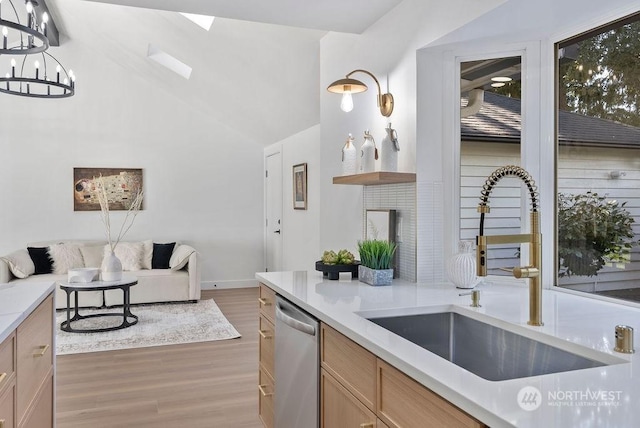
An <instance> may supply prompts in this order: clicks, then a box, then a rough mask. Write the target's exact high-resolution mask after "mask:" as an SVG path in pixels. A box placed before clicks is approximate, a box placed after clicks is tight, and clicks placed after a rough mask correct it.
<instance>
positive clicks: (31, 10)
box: [27, 1, 33, 13]
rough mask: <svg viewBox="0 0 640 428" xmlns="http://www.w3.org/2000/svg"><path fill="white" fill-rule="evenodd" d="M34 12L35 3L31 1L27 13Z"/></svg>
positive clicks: (28, 3)
mask: <svg viewBox="0 0 640 428" xmlns="http://www.w3.org/2000/svg"><path fill="white" fill-rule="evenodd" d="M31 12H33V3H31V2H30V1H28V2H27V13H31Z"/></svg>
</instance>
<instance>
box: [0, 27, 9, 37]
mask: <svg viewBox="0 0 640 428" xmlns="http://www.w3.org/2000/svg"><path fill="white" fill-rule="evenodd" d="M2 35H3V36H5V37H7V36H8V35H9V29H8V28H7V27H2Z"/></svg>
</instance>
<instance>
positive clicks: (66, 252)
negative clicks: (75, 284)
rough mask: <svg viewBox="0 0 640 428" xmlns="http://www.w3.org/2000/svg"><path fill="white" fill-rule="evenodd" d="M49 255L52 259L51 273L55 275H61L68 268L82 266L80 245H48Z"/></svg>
mask: <svg viewBox="0 0 640 428" xmlns="http://www.w3.org/2000/svg"><path fill="white" fill-rule="evenodd" d="M49 256H51V260H53V273H54V274H56V275H63V274H65V273H67V271H68V270H69V269H75V268H81V267H84V260H83V259H82V253H81V252H80V246H79V245H76V244H64V243H63V244H53V245H50V246H49Z"/></svg>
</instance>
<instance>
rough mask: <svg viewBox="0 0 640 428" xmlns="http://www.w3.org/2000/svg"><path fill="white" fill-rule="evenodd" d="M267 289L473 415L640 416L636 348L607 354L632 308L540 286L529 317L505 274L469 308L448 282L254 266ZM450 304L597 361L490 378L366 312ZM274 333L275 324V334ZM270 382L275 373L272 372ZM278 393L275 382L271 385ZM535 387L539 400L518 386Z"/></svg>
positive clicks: (636, 313)
mask: <svg viewBox="0 0 640 428" xmlns="http://www.w3.org/2000/svg"><path fill="white" fill-rule="evenodd" d="M256 277H257V279H258V280H259V281H260V282H261V283H263V284H265V285H266V286H267V287H268V288H269V289H271V290H273V291H274V292H275V293H277V294H279V295H281V296H283V297H284V298H286V299H288V300H289V301H291V302H292V303H294V304H296V305H298V306H299V307H300V308H302V309H304V310H305V311H307V312H309V313H310V314H311V315H313V316H315V317H316V318H318V319H319V320H320V321H321V322H322V323H323V324H325V325H327V326H329V327H330V328H332V329H334V330H336V331H337V332H339V333H341V334H342V335H344V336H346V337H347V338H348V339H350V340H352V341H353V342H355V343H356V344H358V345H359V346H361V347H362V348H364V349H365V350H367V351H368V352H370V353H371V354H373V355H375V356H376V357H378V358H379V359H381V360H383V361H384V362H386V363H388V364H389V365H390V366H392V367H394V368H396V369H398V370H399V371H400V372H402V373H404V374H406V375H407V376H409V377H410V378H412V379H414V380H415V381H417V382H418V383H419V384H421V385H423V386H424V387H426V388H428V389H429V390H430V391H433V392H434V393H435V394H437V395H439V396H440V397H442V398H443V399H444V400H446V401H448V402H449V403H451V404H453V405H454V406H456V407H457V408H459V409H461V410H462V411H463V412H466V413H467V414H468V415H470V416H471V417H473V418H475V419H477V420H478V421H480V422H482V423H484V424H486V425H488V426H491V427H509V426H518V427H531V428H533V427H541V426H544V427H568V426H594V427H596V426H597V427H600V426H611V427H630V426H636V425H637V421H638V420H639V419H640V374H639V373H638V370H635V371H634V370H633V365H634V364H633V363H634V362H635V363H636V364H640V360H639V358H640V357H638V354H622V353H618V352H614V351H613V348H614V343H615V338H614V329H615V326H616V325H618V324H626V325H630V326H632V327H635V328H640V325H639V324H640V309H637V308H634V307H630V306H625V305H620V304H616V303H609V302H604V301H600V300H596V299H592V298H589V297H588V296H586V295H574V294H571V293H567V292H562V291H555V290H544V292H543V321H544V326H542V327H532V326H528V325H527V320H528V287H527V286H526V283H525V282H524V281H518V280H513V279H505V280H500V282H498V281H497V280H496V281H493V282H491V281H490V280H487V281H485V283H484V284H481V285H479V286H478V287H477V289H479V290H481V301H480V303H481V305H482V306H481V307H479V308H472V307H470V303H471V299H470V296H460V295H459V294H460V293H461V292H463V291H464V290H459V289H456V288H455V287H453V286H452V285H451V284H448V283H436V284H415V283H409V282H404V281H401V280H394V283H393V285H391V286H387V287H372V286H369V285H366V284H364V283H361V282H359V281H358V280H352V279H351V278H349V277H347V278H342V277H341V279H340V280H339V281H330V280H326V279H324V278H323V276H322V274H321V273H318V272H313V271H309V272H268V273H259V274H257V275H256ZM450 310H454V311H455V312H458V313H462V314H465V315H468V316H470V317H475V318H476V319H481V320H484V321H487V320H489V322H490V323H491V324H492V325H496V326H499V327H503V328H505V329H510V330H512V331H514V332H516V333H517V334H519V335H523V336H526V337H529V338H531V339H535V340H538V341H540V342H543V343H548V344H550V345H552V346H555V347H559V348H562V349H565V350H567V351H570V352H574V353H576V354H579V355H582V356H584V357H586V358H591V359H594V360H598V361H600V362H602V363H604V365H603V366H601V367H595V368H589V369H582V370H575V371H568V372H562V373H554V374H547V375H540V376H533V377H526V378H517V379H511V380H504V381H489V380H486V379H483V378H481V377H479V376H477V375H475V374H472V373H470V372H469V371H467V370H465V369H463V368H461V367H459V366H457V365H455V364H453V363H451V362H449V361H447V360H445V359H444V358H441V357H439V356H437V355H435V354H433V353H431V352H429V351H427V350H425V349H423V348H421V347H420V346H418V345H415V344H413V343H411V342H410V341H408V340H406V339H403V338H402V337H400V336H398V335H396V334H393V333H391V332H390V331H388V330H386V329H384V328H382V327H380V326H378V325H376V324H374V323H373V322H371V321H369V320H367V319H366V318H365V317H369V318H375V317H379V316H397V315H408V314H420V313H425V312H446V311H450ZM275 334H276V335H277V332H275ZM275 382H276V385H277V379H276V380H275ZM276 391H277V386H276ZM532 391H534V392H539V394H540V395H539V396H538V398H539V401H538V402H534V403H531V402H528V400H527V399H526V397H524V396H523V394H529V398H531V397H532V396H531V395H530V394H531V392H532Z"/></svg>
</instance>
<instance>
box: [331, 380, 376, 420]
mask: <svg viewBox="0 0 640 428" xmlns="http://www.w3.org/2000/svg"><path fill="white" fill-rule="evenodd" d="M320 396H321V397H322V398H321V400H320V401H321V405H320V427H321V428H350V427H362V428H365V427H367V428H375V426H376V424H377V420H376V414H375V413H374V412H372V411H371V410H369V409H368V408H367V407H366V406H365V405H364V404H362V403H361V402H360V400H358V399H357V398H356V397H355V396H354V395H353V394H351V393H350V392H349V391H347V389H346V388H345V387H344V386H342V385H341V384H340V383H339V382H338V381H337V380H336V379H335V378H334V377H333V376H331V375H330V374H328V373H327V371H326V370H325V369H321V371H320Z"/></svg>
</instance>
